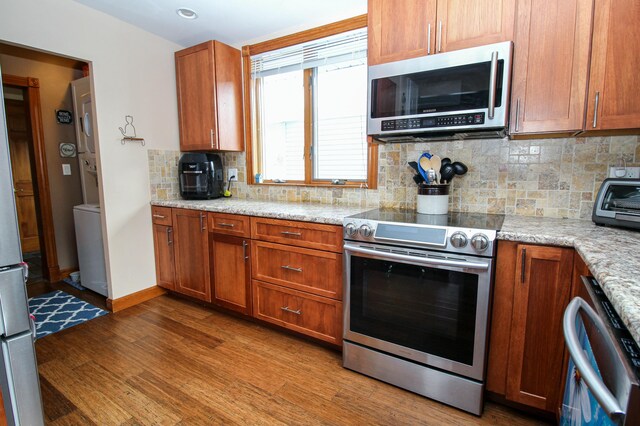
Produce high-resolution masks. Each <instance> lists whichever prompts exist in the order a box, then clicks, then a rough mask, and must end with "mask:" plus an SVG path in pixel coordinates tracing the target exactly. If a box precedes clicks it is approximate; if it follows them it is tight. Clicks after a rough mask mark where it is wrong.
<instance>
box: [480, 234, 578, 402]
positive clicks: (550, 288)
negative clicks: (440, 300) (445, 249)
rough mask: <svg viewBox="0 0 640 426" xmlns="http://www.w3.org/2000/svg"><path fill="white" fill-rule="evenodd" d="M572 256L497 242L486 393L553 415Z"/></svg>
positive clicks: (556, 250) (567, 250) (559, 384)
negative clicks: (487, 391) (563, 317)
mask: <svg viewBox="0 0 640 426" xmlns="http://www.w3.org/2000/svg"><path fill="white" fill-rule="evenodd" d="M573 255H574V251H573V250H572V249H570V248H562V247H546V246H536V245H529V244H517V243H513V242H507V241H500V243H499V246H498V260H497V265H496V281H495V288H494V301H493V311H492V320H491V321H492V323H491V337H490V341H489V362H488V368H487V390H489V391H491V392H494V393H497V394H500V395H502V396H505V397H506V399H508V400H510V401H514V402H518V403H521V404H525V405H528V406H530V407H535V408H538V409H541V410H545V411H548V412H552V413H555V412H556V410H557V407H558V404H559V402H560V398H561V390H562V379H563V378H562V377H561V376H562V368H563V365H562V362H563V355H564V340H563V336H562V316H563V313H564V309H565V308H566V306H567V304H568V303H569V296H570V291H571V283H572V273H573Z"/></svg>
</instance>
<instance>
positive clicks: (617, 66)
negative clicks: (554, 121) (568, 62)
mask: <svg viewBox="0 0 640 426" xmlns="http://www.w3.org/2000/svg"><path fill="white" fill-rule="evenodd" d="M594 8H595V9H594V14H593V17H594V18H593V19H594V21H593V40H592V47H591V68H590V75H589V101H588V102H589V103H588V108H587V119H586V127H585V130H615V129H638V128H640V97H639V96H638V87H640V73H639V72H638V70H639V69H640V55H639V54H638V52H640V28H639V27H638V17H639V16H640V2H638V1H637V0H615V1H613V0H598V1H596V2H595V4H594Z"/></svg>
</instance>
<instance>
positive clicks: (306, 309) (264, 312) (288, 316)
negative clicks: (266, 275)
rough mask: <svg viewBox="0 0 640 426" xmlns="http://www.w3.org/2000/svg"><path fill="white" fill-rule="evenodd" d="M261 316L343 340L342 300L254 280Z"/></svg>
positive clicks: (324, 337)
mask: <svg viewBox="0 0 640 426" xmlns="http://www.w3.org/2000/svg"><path fill="white" fill-rule="evenodd" d="M253 313H254V316H255V317H256V318H258V319H261V320H264V321H267V322H270V323H273V324H277V325H279V326H281V327H284V328H287V329H290V330H294V331H298V332H300V333H303V334H306V335H309V336H311V337H315V338H317V339H320V340H324V341H327V342H329V343H333V344H335V345H340V344H342V326H341V325H342V320H341V318H342V302H340V301H337V300H333V299H329V298H326V297H320V296H315V295H313V294H309V293H305V292H301V291H296V290H292V289H289V288H286V287H282V286H278V285H274V284H269V283H265V282H261V281H256V280H253Z"/></svg>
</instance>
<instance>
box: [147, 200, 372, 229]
mask: <svg viewBox="0 0 640 426" xmlns="http://www.w3.org/2000/svg"><path fill="white" fill-rule="evenodd" d="M151 204H152V205H154V206H162V207H177V208H183V209H194V210H205V211H209V212H217V213H231V214H244V215H249V216H261V217H271V218H274V219H285V220H300V221H304V222H316V223H326V224H330V225H342V219H343V218H344V217H346V216H351V215H353V214H357V213H360V212H362V211H364V210H370V209H363V208H360V207H346V206H333V205H328V204H312V203H285V202H275V201H255V200H238V199H233V198H218V199H215V200H170V201H152V202H151Z"/></svg>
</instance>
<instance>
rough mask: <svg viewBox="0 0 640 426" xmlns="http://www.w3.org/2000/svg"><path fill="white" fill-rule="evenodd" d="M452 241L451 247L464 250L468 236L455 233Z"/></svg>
mask: <svg viewBox="0 0 640 426" xmlns="http://www.w3.org/2000/svg"><path fill="white" fill-rule="evenodd" d="M450 240H451V245H452V246H454V247H455V248H462V247H464V246H466V245H467V236H466V235H465V234H464V232H460V231H458V232H454V233H453V235H451V238H450Z"/></svg>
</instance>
